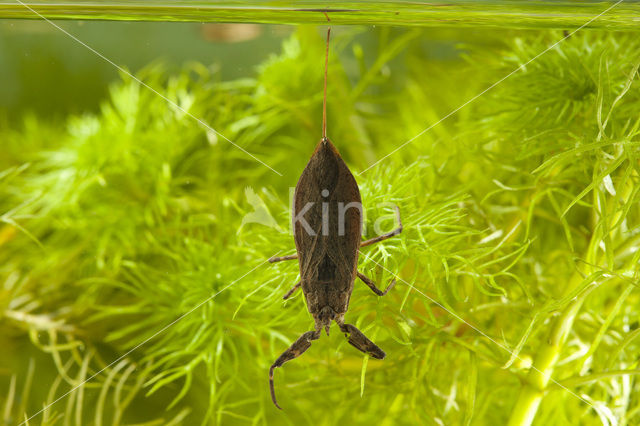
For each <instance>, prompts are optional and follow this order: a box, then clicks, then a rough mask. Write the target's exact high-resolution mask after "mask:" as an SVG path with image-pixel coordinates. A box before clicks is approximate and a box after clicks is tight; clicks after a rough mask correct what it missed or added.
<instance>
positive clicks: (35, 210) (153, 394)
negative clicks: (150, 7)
mask: <svg viewBox="0 0 640 426" xmlns="http://www.w3.org/2000/svg"><path fill="white" fill-rule="evenodd" d="M357 31H359V30H347V29H343V30H341V31H338V32H337V33H338V35H337V36H336V38H335V39H334V40H333V44H332V56H331V64H330V71H329V120H328V128H329V136H330V137H331V139H332V140H333V141H334V143H335V144H336V145H337V147H338V149H340V151H341V153H342V154H343V157H344V158H345V159H346V161H347V163H348V164H349V165H350V166H351V168H352V170H353V171H354V172H361V173H359V174H357V175H356V178H357V180H358V183H359V185H360V186H361V191H362V195H363V202H364V204H365V208H366V214H367V218H366V228H367V231H368V233H369V236H371V233H372V231H373V228H374V224H375V222H376V221H377V220H379V219H380V218H383V219H385V220H384V221H383V222H382V224H383V226H384V228H385V229H391V228H392V227H393V224H392V220H391V218H392V217H393V215H392V210H391V208H390V206H391V205H392V204H397V205H398V206H399V207H400V209H401V212H402V216H403V222H404V232H403V233H402V234H401V235H400V236H399V237H397V238H394V239H391V240H388V241H386V242H385V243H384V244H380V245H377V246H372V247H370V248H367V249H365V250H363V252H364V254H363V255H362V256H361V260H360V266H359V269H360V271H362V272H364V273H365V274H366V275H368V276H370V277H372V278H374V280H375V281H377V282H379V283H381V285H383V284H382V283H385V282H387V281H388V280H390V279H391V278H392V276H393V274H395V273H397V274H398V284H397V285H396V287H395V288H394V289H393V290H392V291H391V292H390V293H389V294H388V295H387V296H385V297H384V298H378V297H377V296H375V295H374V294H373V293H371V292H370V291H369V289H367V288H366V287H365V286H364V285H360V284H359V283H357V284H356V288H355V290H354V294H353V297H352V302H351V308H350V311H349V313H348V315H347V319H348V321H349V322H351V323H354V324H356V325H357V326H358V327H360V328H361V329H362V330H363V331H364V332H365V333H366V334H367V335H368V336H369V337H370V338H371V339H372V340H374V341H375V342H376V343H378V344H379V345H380V346H381V347H382V348H383V349H384V350H385V351H386V352H387V358H386V359H385V360H384V361H376V360H368V359H367V358H366V357H364V358H363V356H362V354H360V353H359V352H357V351H355V350H354V349H353V348H351V347H350V346H349V345H348V344H346V341H345V339H344V337H343V336H342V335H341V334H340V333H338V332H337V329H335V327H334V332H333V333H332V335H331V336H330V337H328V338H327V337H326V336H323V338H322V339H321V340H319V341H317V342H314V344H313V346H312V348H311V349H310V350H309V351H307V352H306V353H305V354H304V355H303V356H302V357H300V358H299V359H297V360H295V361H293V362H291V363H288V364H286V365H285V366H284V367H283V368H281V369H278V370H277V371H276V390H277V392H278V395H279V400H280V403H281V405H282V406H283V407H284V408H285V411H284V412H280V411H278V410H277V409H275V408H274V407H273V406H272V404H271V401H270V397H269V391H268V386H267V371H268V368H269V366H270V365H271V363H272V362H273V361H274V360H275V358H276V357H277V356H278V355H279V354H280V353H281V352H282V351H284V349H285V348H286V347H287V346H288V345H289V344H291V343H292V342H293V341H294V340H295V339H296V338H297V337H298V336H299V335H300V334H301V333H303V332H304V331H307V330H309V329H311V327H312V322H311V318H310V316H309V315H308V313H307V311H306V308H305V307H304V302H303V298H302V296H301V294H297V295H296V296H295V297H293V298H292V299H290V300H289V301H287V302H282V300H281V297H282V295H283V294H284V293H285V292H286V291H287V290H288V289H289V288H290V287H291V286H292V285H293V284H294V283H295V282H297V281H296V280H297V265H296V264H295V262H289V263H282V264H275V265H267V264H265V260H266V259H267V258H269V257H270V256H272V255H274V254H276V253H291V252H292V251H293V239H292V237H291V235H290V234H289V233H288V232H287V231H288V223H289V210H288V205H289V200H288V197H289V188H290V187H292V186H294V185H295V183H296V181H297V176H298V175H299V173H300V171H301V170H302V168H303V167H304V165H305V163H306V161H307V159H308V157H309V155H310V153H311V152H312V150H313V147H314V145H315V143H317V141H318V140H319V136H320V119H321V103H322V98H321V96H322V91H321V85H322V61H321V58H322V54H323V51H324V50H323V49H324V44H323V43H324V40H323V37H322V34H321V32H318V30H317V29H316V28H307V27H301V28H299V29H298V30H297V31H296V33H295V34H294V35H293V36H291V37H290V38H289V39H287V40H286V41H285V43H284V44H283V46H282V51H281V52H280V53H278V54H277V55H273V56H272V57H271V58H270V59H268V60H267V61H266V62H264V63H263V64H262V65H261V66H260V67H259V69H258V70H257V72H256V74H255V78H244V79H239V80H231V81H220V80H219V79H218V78H216V75H215V74H212V73H211V72H210V70H209V69H208V68H206V67H205V66H203V65H199V64H193V65H190V66H188V67H186V68H185V69H184V71H183V72H182V73H179V74H175V73H169V72H166V71H164V70H163V68H162V67H161V66H157V65H156V66H150V67H148V68H146V69H145V70H144V71H142V72H140V73H139V74H138V77H139V78H141V79H142V80H143V81H145V83H147V84H149V85H150V86H152V87H153V88H155V89H156V90H158V91H160V92H161V93H162V94H163V95H165V96H167V97H168V98H170V99H172V100H173V101H174V102H176V103H177V104H178V105H180V106H181V107H182V108H184V109H185V110H187V111H189V113H191V114H193V115H194V116H196V117H200V118H202V119H203V120H204V121H206V122H207V123H209V124H210V125H211V126H212V127H213V128H215V129H216V130H218V131H220V132H221V133H222V134H224V135H225V136H227V137H229V138H230V139H231V140H233V141H234V142H235V143H237V144H238V145H240V146H242V147H244V148H245V149H246V150H248V151H250V152H251V153H253V154H255V155H256V156H257V157H259V158H260V159H262V160H263V161H265V162H266V163H268V164H269V165H270V166H271V167H273V168H274V169H276V170H278V171H279V172H281V173H282V175H283V176H282V177H280V176H278V175H277V174H275V173H273V172H272V171H271V170H269V169H268V168H266V167H264V166H263V165H261V164H259V163H257V162H255V161H253V160H252V159H251V158H250V157H248V156H247V155H246V154H244V153H243V152H241V151H240V150H238V149H236V148H234V147H233V146H231V145H230V144H229V143H228V142H227V141H225V140H224V139H222V138H220V137H218V136H216V135H215V134H212V133H211V132H208V131H207V130H206V129H204V128H202V127H201V126H200V125H199V124H198V123H197V122H196V121H194V120H193V119H192V118H191V117H189V116H188V115H186V114H184V113H183V112H182V111H180V110H179V109H177V108H175V107H172V106H171V105H169V104H167V103H166V102H165V101H164V100H163V99H162V98H160V97H158V96H157V95H156V94H154V93H152V92H150V91H149V90H147V89H145V88H144V87H142V86H140V85H139V84H138V83H136V82H135V81H133V80H132V79H130V78H128V77H126V76H124V75H123V76H122V79H121V81H119V82H117V83H114V84H113V85H112V86H111V89H110V93H109V96H108V98H107V99H105V100H104V102H102V104H101V107H100V110H99V112H97V113H86V114H76V115H73V116H70V117H68V118H67V119H65V120H64V121H54V122H48V121H46V120H41V119H39V117H37V116H33V115H31V116H29V115H27V116H25V117H24V119H23V121H22V123H20V124H19V125H14V124H11V125H10V124H7V123H6V122H5V123H4V124H3V125H2V126H1V127H0V139H1V140H2V156H1V158H0V165H1V169H2V170H3V171H2V172H1V174H0V211H1V214H2V215H1V216H0V221H1V222H2V225H1V226H0V247H1V249H0V283H2V286H1V287H0V321H1V323H2V328H1V329H0V345H1V346H2V347H3V348H4V349H3V356H2V358H1V359H0V389H2V391H0V396H1V398H0V402H1V403H2V404H0V409H3V410H4V412H3V416H4V421H5V423H7V424H15V423H19V422H20V421H23V420H25V419H27V418H29V417H30V416H31V415H33V414H36V413H37V412H38V411H39V410H41V409H42V408H43V407H45V406H47V408H46V409H45V410H44V411H43V412H42V413H40V414H39V416H38V417H35V418H34V419H32V420H31V421H29V423H30V424H48V425H49V424H97V425H101V424H121V423H125V424H132V423H143V424H199V423H203V424H266V423H270V424H336V423H339V422H345V423H349V424H383V425H391V424H434V425H435V424H478V425H482V424H491V425H493V424H506V423H507V422H511V424H528V423H530V422H531V421H533V422H534V423H535V424H540V425H542V424H544V425H554V424H558V425H560V424H568V423H573V424H577V423H580V424H620V425H622V424H638V423H639V420H638V419H639V414H640V400H639V398H638V395H640V385H639V384H638V380H637V376H636V375H637V374H638V372H640V370H639V369H638V360H639V358H638V350H639V345H640V342H639V339H638V337H639V336H640V329H639V328H638V321H639V319H640V318H639V316H640V314H639V313H638V309H637V306H638V302H639V300H638V299H639V294H640V293H639V292H638V273H639V267H638V260H639V257H640V251H639V250H638V247H639V245H640V226H639V225H640V208H639V204H638V201H639V198H640V195H639V192H640V185H638V183H639V171H640V163H639V157H638V155H639V154H640V149H639V143H640V140H639V138H638V129H639V126H640V116H639V115H638V106H639V105H640V104H639V100H640V99H639V98H640V85H639V84H638V79H637V77H638V65H639V64H640V62H639V61H640V57H639V56H638V53H637V52H639V51H640V42H638V41H637V37H634V36H633V35H626V34H622V33H600V32H587V31H583V32H580V33H578V34H576V35H573V36H572V37H570V38H569V39H567V40H565V41H564V42H563V43H561V44H559V45H558V46H556V47H554V48H553V49H551V50H550V51H549V52H547V53H545V54H544V55H542V56H540V57H539V58H537V59H535V60H534V61H532V62H530V63H528V61H529V60H530V59H532V58H534V57H535V56H536V55H538V54H539V53H540V52H542V51H543V50H544V49H546V48H547V47H549V46H550V45H552V44H553V43H555V42H556V41H557V40H559V39H560V38H561V37H562V33H561V32H559V31H545V32H515V31H512V32H503V33H501V34H500V37H499V38H498V37H496V36H487V35H486V34H485V35H484V36H483V38H482V39H481V42H476V43H473V38H474V35H473V34H468V35H466V36H465V37H467V39H468V40H469V43H468V44H466V45H465V44H461V45H459V46H455V49H452V51H453V52H454V53H455V56H456V58H457V57H459V56H461V57H463V58H464V60H463V61H461V60H459V59H456V58H453V59H448V58H447V57H446V54H445V55H444V57H433V56H430V55H427V54H426V53H425V39H426V35H425V33H423V32H421V31H420V30H406V31H405V30H402V31H400V30H393V29H389V28H384V29H380V30H378V31H377V32H376V34H377V38H378V39H377V43H376V44H375V46H374V47H373V48H372V49H367V50H365V49H363V48H362V46H361V45H360V44H359V43H358V42H357V41H354V40H355V39H354V37H355V34H356V33H357ZM438 34H441V35H442V34H444V35H446V31H444V30H443V31H441V32H440V33H438ZM445 53H446V52H445ZM522 64H526V65H525V66H524V67H523V68H522V70H521V71H519V72H517V73H515V74H513V75H512V76H510V77H509V78H507V79H506V80H504V81H503V82H502V83H500V84H499V85H497V86H496V87H495V88H494V89H492V90H491V91H489V92H487V93H486V94H484V95H483V96H481V97H479V98H478V99H477V100H475V101H474V102H472V103H470V104H469V105H468V106H466V107H465V108H463V109H461V110H460V111H459V112H457V113H456V114H454V115H453V116H452V117H450V118H448V119H447V120H446V121H444V122H443V123H441V124H439V125H438V126H436V127H434V128H433V129H431V130H430V131H428V132H426V133H424V134H423V135H422V136H420V137H418V138H416V139H415V140H413V141H412V142H411V143H410V144H407V145H406V146H405V147H404V148H402V149H401V150H399V151H398V152H397V153H394V154H393V155H391V156H389V157H388V158H386V159H384V160H383V161H382V162H381V163H379V164H378V165H376V166H375V167H374V168H372V169H370V170H367V171H364V172H362V171H363V170H365V169H366V168H367V167H368V166H369V165H370V164H372V163H373V162H374V161H375V160H377V159H379V158H381V157H383V156H384V155H386V154H387V153H389V152H391V151H393V150H394V149H395V148H397V147H398V146H400V145H401V144H403V143H404V142H406V141H408V140H409V139H411V138H412V137H414V136H415V135H416V134H418V133H420V132H421V131H422V130H424V129H425V128H427V127H429V126H430V125H431V124H432V123H435V122H436V121H437V120H438V119H439V118H441V117H444V116H445V115H446V114H448V113H449V112H450V111H452V110H454V109H456V108H457V107H458V106H460V105H461V104H463V103H464V102H465V101H467V100H468V99H471V98H472V97H473V96H475V94H477V93H480V92H481V91H482V90H484V89H485V88H486V87H488V86H489V85H491V84H493V83H494V82H495V81H498V80H499V79H501V78H502V77H504V76H505V75H507V74H509V73H510V72H511V71H513V70H514V69H516V68H517V67H519V66H521V65H522ZM247 187H248V188H251V189H248V190H247V189H246V188H247ZM256 200H260V201H256ZM256 208H257V209H256ZM254 210H256V211H254ZM252 212H253V213H254V215H255V214H258V215H259V216H260V217H262V218H267V217H269V215H271V216H273V218H275V221H274V222H273V223H272V224H275V225H274V226H265V225H263V224H257V223H244V224H243V223H242V221H243V218H244V217H246V214H247V213H252ZM254 217H255V216H254ZM268 223H269V222H268ZM203 302H204V303H203ZM158 331H161V333H158ZM147 338H151V339H150V340H149V341H148V342H147V343H144V344H141V343H142V342H145V340H146V339H147ZM129 351H132V352H130V353H129ZM114 361H116V362H115V363H113V362H114ZM94 376H95V377H94ZM88 378H92V379H91V380H90V381H89V382H88V383H87V384H85V385H84V386H81V387H78V388H77V389H76V387H77V386H78V384H79V383H81V382H82V381H83V380H85V379H88ZM74 389H75V390H74ZM72 390H74V391H73V392H71V393H70V394H68V395H67V393H68V392H69V391H72ZM59 397H63V398H62V399H60V400H59V401H58V402H56V403H55V404H53V405H51V406H48V404H50V403H52V402H54V401H56V400H57V398H59Z"/></svg>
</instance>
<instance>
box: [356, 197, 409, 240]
mask: <svg viewBox="0 0 640 426" xmlns="http://www.w3.org/2000/svg"><path fill="white" fill-rule="evenodd" d="M396 220H397V221H398V227H397V228H396V229H394V230H393V231H391V232H387V233H386V234H382V235H380V236H378V237H375V238H371V239H370V240H366V241H363V242H361V243H360V247H364V246H370V245H371V244H375V243H379V242H380V241H384V240H386V239H388V238H391V237H395V236H396V235H398V234H399V233H401V232H402V220H401V219H400V208H398V206H396Z"/></svg>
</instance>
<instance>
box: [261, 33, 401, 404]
mask: <svg viewBox="0 0 640 426" xmlns="http://www.w3.org/2000/svg"><path fill="white" fill-rule="evenodd" d="M329 34H330V29H329V30H328V31H327V56H328V46H329ZM322 133H323V136H322V139H321V140H320V142H319V143H318V145H317V147H316V149H315V151H314V153H313V155H312V156H311V159H310V160H309V163H308V164H307V166H306V167H305V169H304V171H303V172H302V175H300V179H299V180H298V184H297V185H296V189H295V193H294V202H293V215H292V216H293V233H294V240H295V244H296V252H297V253H296V254H295V255H292V256H284V257H275V258H271V259H269V261H270V262H272V263H273V262H278V261H282V260H292V259H298V263H299V266H300V277H301V281H300V282H299V283H297V284H296V285H295V286H293V288H292V289H291V290H289V292H287V294H285V295H284V299H287V298H289V297H290V296H291V295H292V294H293V292H295V291H296V290H297V289H298V288H300V287H302V292H303V293H304V297H305V298H306V301H307V307H308V309H309V312H310V313H311V315H312V316H313V319H314V321H315V327H314V330H313V331H307V332H306V333H304V334H303V335H302V336H300V337H299V338H298V340H296V341H295V342H294V343H293V344H292V345H291V346H290V347H289V349H287V350H286V351H284V353H283V354H282V355H280V357H278V359H277V360H276V361H275V362H274V363H273V365H272V366H271V368H270V369H269V387H270V390H271V399H272V400H273V403H274V404H275V405H276V407H278V408H280V406H279V405H278V403H277V402H276V396H275V390H274V386H273V371H274V369H276V368H278V367H281V366H282V365H283V364H284V363H285V362H287V361H290V360H292V359H294V358H297V357H298V356H300V355H301V354H302V353H303V352H305V351H306V350H307V349H309V348H310V347H311V342H312V341H314V340H317V339H319V338H320V334H321V331H322V329H323V328H324V329H325V332H326V333H327V335H328V334H329V327H330V325H331V322H332V321H335V322H336V323H337V324H338V326H339V327H340V330H341V331H342V332H343V333H344V334H345V336H346V337H347V339H348V341H349V343H350V344H351V345H353V346H354V347H355V348H356V349H358V350H360V351H362V352H364V353H366V354H369V355H370V356H372V357H374V358H377V359H383V358H384V357H385V353H384V351H383V350H382V349H380V348H379V347H378V346H377V345H376V344H375V343H373V342H372V341H371V340H369V339H368V338H367V337H366V336H365V335H364V334H363V333H362V332H361V331H360V330H358V329H357V328H356V327H355V326H354V325H352V324H347V323H345V322H344V315H345V313H346V312H347V308H348V307H349V300H350V298H351V293H352V291H353V284H354V281H355V279H356V277H358V278H360V279H361V280H362V281H363V282H364V283H365V284H366V285H367V286H369V288H371V290H372V291H373V292H374V293H376V294H377V295H379V296H384V295H385V294H387V292H388V291H389V290H390V289H391V288H392V287H393V285H394V284H395V279H394V280H393V281H391V283H390V284H389V286H388V287H387V288H386V289H385V290H384V291H382V290H380V289H378V288H377V287H376V285H375V284H374V283H373V281H371V280H370V279H369V278H367V277H366V276H364V275H363V274H361V273H360V272H358V269H357V268H358V254H359V251H360V247H363V246H367V245H370V244H374V243H377V242H379V241H382V240H385V239H387V238H390V237H392V236H394V235H397V234H399V233H400V232H401V231H402V223H401V222H400V212H399V210H398V209H397V208H396V216H397V220H398V223H399V226H398V228H397V229H395V230H394V231H392V232H389V233H387V234H384V235H381V236H378V237H376V238H373V239H370V240H367V241H361V236H362V204H361V200H360V190H359V189H358V184H357V183H356V180H355V178H354V177H353V175H352V174H351V171H350V170H349V168H348V167H347V165H346V164H345V162H344V161H343V160H342V157H340V154H339V153H338V151H337V149H336V148H335V147H334V146H333V144H332V143H331V141H330V140H329V139H328V138H327V136H326V63H325V102H324V107H323V131H322Z"/></svg>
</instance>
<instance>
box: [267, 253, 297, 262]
mask: <svg viewBox="0 0 640 426" xmlns="http://www.w3.org/2000/svg"><path fill="white" fill-rule="evenodd" d="M297 258H298V253H296V254H290V255H289V256H281V257H275V256H274V257H272V258H270V259H269V263H276V262H282V261H283V260H294V259H297Z"/></svg>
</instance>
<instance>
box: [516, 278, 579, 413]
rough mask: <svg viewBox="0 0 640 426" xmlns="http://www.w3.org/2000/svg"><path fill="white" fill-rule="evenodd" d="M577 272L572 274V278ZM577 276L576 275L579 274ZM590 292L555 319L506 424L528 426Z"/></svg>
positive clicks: (572, 303)
mask: <svg viewBox="0 0 640 426" xmlns="http://www.w3.org/2000/svg"><path fill="white" fill-rule="evenodd" d="M576 275H577V274H574V278H575V277H576ZM578 278H579V277H578ZM589 293H590V291H585V292H584V293H583V294H582V295H581V296H580V297H579V298H577V299H576V300H574V301H573V302H571V303H570V304H569V306H568V307H567V308H566V309H565V310H564V312H563V313H562V315H561V316H560V317H559V318H557V319H556V321H555V322H554V325H553V329H552V331H551V334H550V336H549V338H548V339H547V343H546V344H545V345H544V346H543V347H542V348H541V349H540V351H539V352H538V356H537V357H536V359H535V362H534V363H533V366H532V367H531V370H530V371H529V375H528V377H527V383H526V384H525V386H524V388H523V389H522V391H521V392H520V396H519V398H518V401H517V402H516V405H515V407H514V409H513V412H512V413H511V418H510V419H509V426H516V425H530V424H531V423H532V422H533V419H534V417H535V415H536V412H537V411H538V406H539V405H540V402H541V401H542V398H543V396H544V392H545V390H546V388H547V385H548V384H549V380H550V379H551V375H552V374H553V369H554V367H555V365H556V362H557V361H558V358H559V357H560V352H561V351H562V347H563V346H564V342H565V341H566V339H567V336H568V335H569V332H570V331H571V328H572V327H573V321H574V320H575V318H576V315H577V314H578V312H579V311H580V307H581V306H582V303H583V302H584V300H585V298H586V297H587V295H588V294H589Z"/></svg>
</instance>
